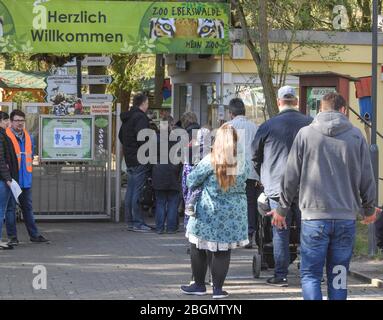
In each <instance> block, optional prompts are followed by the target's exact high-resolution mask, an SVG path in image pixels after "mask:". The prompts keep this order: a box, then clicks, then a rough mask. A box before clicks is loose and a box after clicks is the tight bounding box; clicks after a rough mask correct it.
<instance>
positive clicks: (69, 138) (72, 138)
mask: <svg viewBox="0 0 383 320" xmlns="http://www.w3.org/2000/svg"><path fill="white" fill-rule="evenodd" d="M61 139H63V141H65V140H70V141H73V140H74V137H73V136H69V137H67V136H63V137H62V138H61Z"/></svg>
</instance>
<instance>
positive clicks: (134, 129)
mask: <svg viewBox="0 0 383 320" xmlns="http://www.w3.org/2000/svg"><path fill="white" fill-rule="evenodd" d="M120 117H121V121H122V126H121V129H120V132H119V133H118V138H119V139H120V141H121V143H122V145H123V151H124V157H125V163H126V166H127V167H134V166H138V165H139V164H140V163H139V162H138V160H137V152H138V149H139V147H140V146H141V145H142V144H144V143H145V141H137V134H138V133H139V132H140V130H142V129H148V128H149V119H148V117H147V116H146V114H145V112H143V111H142V110H141V109H140V108H138V107H133V108H132V109H130V110H129V111H128V112H123V113H121V116H120Z"/></svg>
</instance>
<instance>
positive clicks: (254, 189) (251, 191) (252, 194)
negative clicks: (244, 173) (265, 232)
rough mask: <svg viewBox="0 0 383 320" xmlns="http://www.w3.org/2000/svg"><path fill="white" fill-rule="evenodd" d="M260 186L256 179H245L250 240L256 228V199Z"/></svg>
mask: <svg viewBox="0 0 383 320" xmlns="http://www.w3.org/2000/svg"><path fill="white" fill-rule="evenodd" d="M262 191H263V190H262V187H260V186H259V185H258V183H257V180H252V179H248V180H246V198H247V219H248V223H249V229H248V234H249V240H250V241H251V239H252V236H253V234H254V233H256V232H257V230H258V216H259V212H258V205H257V199H258V197H259V196H260V194H261V193H262Z"/></svg>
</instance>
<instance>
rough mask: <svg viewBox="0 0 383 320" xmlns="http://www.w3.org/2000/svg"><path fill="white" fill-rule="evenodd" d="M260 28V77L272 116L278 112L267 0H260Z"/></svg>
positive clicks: (268, 109)
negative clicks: (271, 58) (271, 64)
mask: <svg viewBox="0 0 383 320" xmlns="http://www.w3.org/2000/svg"><path fill="white" fill-rule="evenodd" d="M258 28H259V49H260V56H261V60H260V66H259V67H258V70H259V77H260V78H261V82H262V86H263V94H264V96H265V101H266V107H267V111H268V113H269V116H270V117H272V116H274V115H276V114H277V113H278V107H277V99H276V95H275V90H274V85H273V75H272V71H271V68H270V53H269V28H268V24H267V1H266V0H259V14H258Z"/></svg>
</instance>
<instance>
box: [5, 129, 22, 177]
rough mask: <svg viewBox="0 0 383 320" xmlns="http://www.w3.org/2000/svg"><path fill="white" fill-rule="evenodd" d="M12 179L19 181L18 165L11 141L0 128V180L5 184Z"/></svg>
mask: <svg viewBox="0 0 383 320" xmlns="http://www.w3.org/2000/svg"><path fill="white" fill-rule="evenodd" d="M12 179H15V180H16V181H18V180H19V164H18V162H17V157H16V153H15V150H14V149H13V145H12V141H11V139H9V138H8V136H7V134H6V133H5V130H4V129H3V128H0V180H1V181H4V182H6V181H12Z"/></svg>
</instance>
